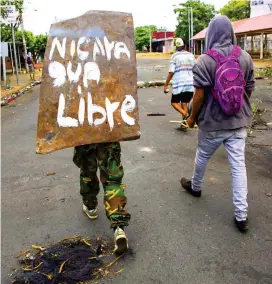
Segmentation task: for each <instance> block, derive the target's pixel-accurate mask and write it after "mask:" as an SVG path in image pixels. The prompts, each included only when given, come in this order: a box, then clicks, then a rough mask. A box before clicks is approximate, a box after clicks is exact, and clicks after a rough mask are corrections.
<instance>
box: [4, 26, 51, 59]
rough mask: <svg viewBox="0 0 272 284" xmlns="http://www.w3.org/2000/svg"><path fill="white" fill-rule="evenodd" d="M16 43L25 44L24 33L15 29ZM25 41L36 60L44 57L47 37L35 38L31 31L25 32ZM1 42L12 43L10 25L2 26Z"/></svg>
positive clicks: (39, 36)
mask: <svg viewBox="0 0 272 284" xmlns="http://www.w3.org/2000/svg"><path fill="white" fill-rule="evenodd" d="M14 35H15V41H16V42H19V43H22V42H23V32H22V31H20V30H18V29H15V31H14ZM25 40H26V46H27V50H28V51H30V52H31V53H32V54H33V56H34V58H37V57H38V56H39V55H43V54H44V52H45V48H46V42H47V35H37V36H35V35H34V34H33V33H32V32H30V31H25ZM1 41H7V42H12V33H11V27H10V25H5V24H1Z"/></svg>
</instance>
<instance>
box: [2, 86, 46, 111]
mask: <svg viewBox="0 0 272 284" xmlns="http://www.w3.org/2000/svg"><path fill="white" fill-rule="evenodd" d="M39 84H41V80H36V81H35V82H32V83H30V84H28V85H25V86H23V87H22V88H21V89H20V90H19V91H17V92H15V93H13V94H11V95H9V96H7V97H5V98H2V99H1V107H2V106H6V105H7V104H9V103H10V102H12V101H14V100H15V99H16V98H17V97H20V96H21V95H22V94H24V93H25V92H26V91H28V90H30V89H31V88H33V87H34V86H36V85H39Z"/></svg>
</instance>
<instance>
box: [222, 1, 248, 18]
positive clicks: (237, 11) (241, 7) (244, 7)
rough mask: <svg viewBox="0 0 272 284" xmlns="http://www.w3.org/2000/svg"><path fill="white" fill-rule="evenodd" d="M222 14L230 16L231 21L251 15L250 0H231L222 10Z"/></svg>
mask: <svg viewBox="0 0 272 284" xmlns="http://www.w3.org/2000/svg"><path fill="white" fill-rule="evenodd" d="M219 12H220V14H222V15H225V16H227V17H229V19H230V20H231V21H237V20H241V19H245V18H249V17H250V1H248V0H230V1H229V3H228V4H226V5H225V6H224V7H223V8H222V9H221V10H220V11H219Z"/></svg>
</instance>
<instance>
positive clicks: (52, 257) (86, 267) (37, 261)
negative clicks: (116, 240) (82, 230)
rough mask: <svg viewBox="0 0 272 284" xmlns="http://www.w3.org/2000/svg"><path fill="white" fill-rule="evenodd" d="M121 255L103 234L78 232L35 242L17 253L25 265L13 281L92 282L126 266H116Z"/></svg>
mask: <svg viewBox="0 0 272 284" xmlns="http://www.w3.org/2000/svg"><path fill="white" fill-rule="evenodd" d="M121 257H123V255H120V256H118V257H116V256H114V255H113V253H112V246H111V245H109V244H108V243H107V242H106V241H105V240H103V239H102V238H97V239H94V240H90V239H88V238H82V237H80V236H78V235H76V236H73V237H70V238H65V239H63V240H61V241H60V242H57V243H53V244H49V245H47V246H39V245H32V247H31V249H29V250H26V251H23V252H22V253H21V254H20V255H19V256H18V257H17V258H18V260H19V263H20V264H21V266H22V268H21V269H20V270H17V271H15V272H14V273H13V274H12V275H11V277H12V283H14V284H25V283H32V284H41V283H44V284H50V283H63V284H76V283H83V282H84V283H86V282H88V283H89V281H90V280H99V279H101V278H104V277H107V276H112V275H115V274H119V273H121V272H122V271H123V269H122V268H121V269H120V267H115V269H114V268H113V266H114V265H115V264H116V263H117V262H118V260H119V259H120V258H121ZM117 269H119V270H117ZM85 281H86V282H85Z"/></svg>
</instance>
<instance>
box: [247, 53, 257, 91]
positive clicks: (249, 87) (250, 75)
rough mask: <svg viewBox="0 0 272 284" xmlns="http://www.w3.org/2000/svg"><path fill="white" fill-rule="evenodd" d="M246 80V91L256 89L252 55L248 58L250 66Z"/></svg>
mask: <svg viewBox="0 0 272 284" xmlns="http://www.w3.org/2000/svg"><path fill="white" fill-rule="evenodd" d="M245 75H246V76H245V81H246V88H245V89H246V91H251V92H252V91H254V89H255V76H254V66H253V60H252V58H251V56H249V58H248V68H247V71H246V74H245Z"/></svg>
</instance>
